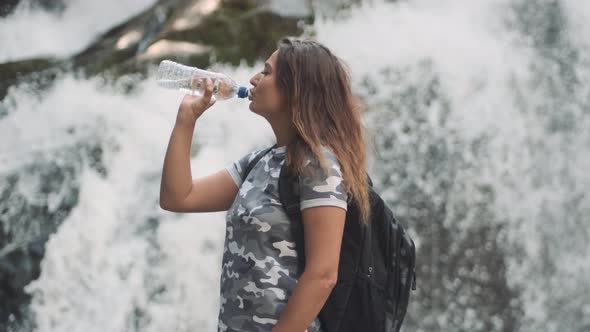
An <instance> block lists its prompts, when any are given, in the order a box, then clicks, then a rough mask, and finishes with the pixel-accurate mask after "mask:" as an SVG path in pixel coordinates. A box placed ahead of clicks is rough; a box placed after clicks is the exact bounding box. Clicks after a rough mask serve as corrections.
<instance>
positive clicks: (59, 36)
mask: <svg viewBox="0 0 590 332" xmlns="http://www.w3.org/2000/svg"><path fill="white" fill-rule="evenodd" d="M24 1H26V0H24ZM155 2H156V1H155V0H104V1H85V0H68V1H67V2H66V8H65V10H64V11H63V12H62V13H59V14H57V13H52V12H48V11H44V10H29V9H28V8H27V7H26V6H22V5H19V7H17V8H16V10H15V12H14V13H13V14H12V15H10V16H8V17H6V18H2V19H0V45H2V47H1V48H0V62H8V61H14V60H19V59H27V58H33V57H48V56H49V57H63V56H69V55H73V54H75V53H76V52H79V51H81V50H83V49H84V48H85V47H86V46H88V45H89V44H90V43H91V42H92V41H93V40H94V39H95V38H96V37H97V36H98V35H99V34H101V33H104V32H106V31H107V30H108V29H110V28H112V27H113V26H114V25H116V24H118V23H121V22H123V21H125V20H126V19H128V18H129V17H132V16H133V15H135V14H138V13H140V12H141V11H142V10H144V9H147V8H149V7H150V6H151V5H153V4H154V3H155Z"/></svg>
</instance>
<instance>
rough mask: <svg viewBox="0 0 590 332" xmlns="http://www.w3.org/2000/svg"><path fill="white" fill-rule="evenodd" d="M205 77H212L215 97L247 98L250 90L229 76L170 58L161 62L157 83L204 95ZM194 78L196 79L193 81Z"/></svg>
mask: <svg viewBox="0 0 590 332" xmlns="http://www.w3.org/2000/svg"><path fill="white" fill-rule="evenodd" d="M205 78H211V80H212V81H213V82H215V83H214V86H213V95H214V96H215V99H218V100H219V99H221V100H224V99H230V98H233V97H238V98H246V97H248V93H249V90H248V88H246V87H244V86H238V84H237V83H236V82H235V81H234V80H233V79H231V78H230V77H229V76H227V75H224V74H221V73H215V72H211V71H207V70H203V69H199V68H197V67H191V66H186V65H183V64H180V63H176V62H174V61H170V60H163V61H162V62H160V66H159V67H158V74H157V78H156V80H157V84H158V85H159V86H161V87H164V88H168V89H178V90H180V91H182V92H184V93H188V94H191V95H194V96H202V95H203V93H204V90H205V84H204V83H205V82H204V79H205ZM193 79H195V80H194V81H193Z"/></svg>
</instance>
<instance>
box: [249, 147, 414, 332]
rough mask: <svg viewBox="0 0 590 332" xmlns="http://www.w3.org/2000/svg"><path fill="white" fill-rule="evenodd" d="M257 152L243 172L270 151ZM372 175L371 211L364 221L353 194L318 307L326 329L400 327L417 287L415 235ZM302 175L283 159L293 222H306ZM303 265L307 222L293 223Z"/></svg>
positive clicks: (366, 331) (285, 198) (284, 193)
mask: <svg viewBox="0 0 590 332" xmlns="http://www.w3.org/2000/svg"><path fill="white" fill-rule="evenodd" d="M275 146H276V144H275V145H273V146H272V147H270V148H268V149H266V150H264V151H263V152H262V153H260V154H258V155H257V156H256V157H255V158H254V159H253V160H252V161H251V162H250V163H249V164H248V167H247V168H246V173H245V175H244V178H245V177H246V176H247V175H248V173H249V172H250V170H251V169H252V168H253V167H254V165H256V163H257V162H258V161H259V160H260V158H262V156H263V155H265V154H266V153H267V152H268V151H270V150H271V149H272V148H274V147H275ZM367 177H368V180H369V200H370V203H371V217H370V222H369V224H368V225H361V223H360V222H359V211H358V207H357V206H356V205H355V204H354V202H353V201H352V200H350V199H349V200H348V207H347V211H346V221H345V225H344V235H343V238H342V246H341V250H340V261H339V264H338V281H337V282H336V286H335V287H334V288H333V289H332V292H331V293H330V296H329V297H328V299H327V301H326V303H325V304H324V306H323V307H322V309H321V311H320V313H319V319H320V322H321V324H322V331H323V332H349V331H350V332H359V331H363V332H397V331H399V330H400V327H401V325H402V322H403V319H404V316H405V314H406V311H407V309H408V302H409V298H410V289H412V290H416V272H415V261H416V249H415V246H414V241H413V240H412V239H411V238H410V236H409V234H408V233H407V232H406V231H405V230H404V228H403V227H402V225H401V224H400V223H398V221H397V220H396V219H395V217H394V216H393V212H392V211H391V209H389V207H387V205H386V204H385V202H384V201H383V199H382V198H381V197H380V196H379V194H377V193H376V192H375V191H374V190H373V183H372V181H371V178H370V176H369V175H368V174H367ZM298 180H299V179H298V177H297V176H294V175H293V174H292V173H291V172H290V171H289V168H288V167H286V166H285V165H283V167H282V168H281V172H280V176H279V188H278V189H279V195H280V200H281V203H282V204H283V207H284V208H285V211H286V212H287V215H288V216H289V219H290V220H291V221H292V222H294V223H299V224H301V211H300V210H299V193H298V190H299V186H298ZM293 229H294V230H297V231H296V232H295V237H296V250H297V254H298V257H299V260H300V264H301V266H305V250H304V248H305V247H304V244H303V227H296V228H293Z"/></svg>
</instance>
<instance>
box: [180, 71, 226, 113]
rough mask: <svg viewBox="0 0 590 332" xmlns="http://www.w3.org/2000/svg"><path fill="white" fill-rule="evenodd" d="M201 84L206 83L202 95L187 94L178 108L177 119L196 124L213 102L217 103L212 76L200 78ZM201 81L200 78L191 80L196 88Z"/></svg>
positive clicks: (192, 85) (193, 87)
mask: <svg viewBox="0 0 590 332" xmlns="http://www.w3.org/2000/svg"><path fill="white" fill-rule="evenodd" d="M200 80H201V84H202V83H204V84H205V89H204V91H203V95H202V96H193V95H190V94H186V95H185V96H184V98H183V99H182V102H181V103H180V107H179V109H178V115H177V121H183V122H188V123H191V124H194V123H195V121H197V119H198V118H199V117H200V116H201V115H202V114H203V113H204V112H205V111H206V110H207V109H208V108H209V107H211V106H213V104H215V101H216V100H215V97H213V83H214V82H212V81H211V79H210V78H206V79H202V78H201V79H200ZM198 83H199V79H198V78H193V79H192V80H191V87H192V89H193V90H196V88H197V85H198Z"/></svg>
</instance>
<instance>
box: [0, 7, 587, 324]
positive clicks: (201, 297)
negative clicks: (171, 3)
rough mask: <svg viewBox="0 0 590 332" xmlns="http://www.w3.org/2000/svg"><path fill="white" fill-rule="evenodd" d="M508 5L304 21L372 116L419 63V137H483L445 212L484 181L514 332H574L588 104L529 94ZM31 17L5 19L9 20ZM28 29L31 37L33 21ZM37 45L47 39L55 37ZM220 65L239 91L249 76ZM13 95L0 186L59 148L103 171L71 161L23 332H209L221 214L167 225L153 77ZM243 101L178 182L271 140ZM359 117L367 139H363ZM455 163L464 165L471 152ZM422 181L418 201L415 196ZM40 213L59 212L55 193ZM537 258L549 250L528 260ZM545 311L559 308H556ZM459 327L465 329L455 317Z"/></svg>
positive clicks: (578, 26) (163, 130)
mask: <svg viewBox="0 0 590 332" xmlns="http://www.w3.org/2000/svg"><path fill="white" fill-rule="evenodd" d="M128 3H133V2H132V1H129V2H128ZM135 3H136V2H135ZM512 3H513V1H507V0H502V1H492V0H486V1H469V0H464V1H460V0H453V1H450V0H448V1H438V2H432V1H425V0H424V1H422V0H420V1H411V2H400V3H388V2H383V1H371V2H370V3H369V4H364V5H362V6H360V7H359V8H353V9H352V10H351V12H350V14H349V16H348V17H346V18H344V19H339V20H338V21H336V22H334V21H331V20H329V19H317V20H316V21H315V23H314V27H313V28H314V30H315V31H316V33H317V38H318V40H320V41H321V42H323V43H325V44H326V45H327V46H328V47H330V48H331V49H332V50H333V51H334V52H335V53H336V54H337V55H339V56H340V57H341V58H343V59H344V60H345V61H346V62H347V63H348V64H349V65H350V68H351V73H352V76H353V81H354V89H355V90H356V91H358V92H359V93H361V94H363V95H367V96H371V97H370V98H371V99H369V100H367V102H368V104H369V107H370V109H371V110H372V111H377V112H381V111H383V112H387V111H388V109H387V106H386V105H387V102H388V101H389V102H393V103H394V104H395V102H397V101H395V100H391V98H392V97H391V96H393V95H395V92H396V91H397V89H401V88H402V87H400V86H395V85H391V84H390V83H387V82H386V79H385V78H384V76H383V75H381V74H380V73H381V72H382V70H386V69H388V68H394V69H399V68H410V69H409V70H407V71H406V72H405V73H406V75H407V76H406V77H404V81H406V82H410V84H411V83H412V82H420V81H421V80H423V79H424V77H422V76H421V75H423V72H422V71H420V70H413V69H412V68H415V67H418V66H419V65H420V64H422V63H424V62H425V61H426V62H428V63H429V64H430V66H429V68H431V70H432V72H433V73H432V74H433V75H436V76H437V77H438V78H439V80H440V84H441V86H442V91H444V93H445V96H444V97H445V98H446V99H447V100H448V102H449V105H450V108H451V110H452V111H451V115H450V118H451V120H450V121H449V122H448V123H450V125H449V126H450V128H439V127H437V126H436V123H437V119H438V117H439V116H440V113H441V112H442V111H441V110H440V109H437V107H436V104H433V106H432V107H431V109H429V110H428V111H429V115H430V118H429V125H431V127H432V130H433V131H436V134H439V133H441V135H442V133H444V132H445V131H448V132H449V133H451V132H452V133H454V134H456V135H458V136H459V137H460V138H461V140H462V141H465V142H469V141H471V140H474V139H476V138H477V137H479V136H481V135H482V134H488V135H489V137H490V141H489V146H488V150H487V151H486V156H487V157H486V158H485V160H483V161H479V162H478V163H475V161H474V164H475V165H478V167H477V168H475V169H468V170H461V172H462V173H461V175H462V176H463V180H462V183H463V184H465V183H466V184H467V187H466V188H465V187H457V188H452V189H451V190H450V191H451V195H450V199H451V200H455V201H457V200H465V201H466V202H467V204H468V205H467V206H469V204H475V199H476V198H475V197H471V196H472V194H473V193H475V191H471V190H472V189H474V188H475V187H476V186H478V185H489V186H491V187H492V188H493V190H494V192H495V193H496V195H495V196H494V197H495V199H494V201H493V202H490V204H492V205H493V210H494V211H495V212H496V213H497V216H496V219H494V220H496V221H494V222H505V223H506V225H507V226H508V228H509V232H508V233H507V234H508V235H507V237H506V243H503V245H502V247H505V248H506V250H507V251H508V253H507V254H506V257H507V264H508V275H507V279H508V282H509V284H510V285H511V286H514V287H518V288H521V289H522V301H523V309H524V313H523V314H524V317H523V322H526V325H523V326H522V331H536V330H545V331H560V329H559V327H560V326H564V325H567V326H572V327H577V328H579V330H581V328H582V327H584V326H588V325H584V324H590V322H584V321H583V319H579V320H577V321H575V320H573V318H572V317H571V316H567V311H572V312H576V313H586V317H588V316H589V315H590V306H589V304H588V303H590V300H589V298H588V296H587V295H585V294H587V292H584V291H583V290H588V289H590V283H589V282H588V280H587V278H586V277H585V276H587V275H588V274H590V261H589V258H588V257H590V246H589V245H588V241H587V240H588V238H589V237H590V234H589V231H588V227H587V225H588V220H587V217H586V216H587V213H584V211H586V212H587V211H590V202H589V201H588V198H587V195H585V193H587V192H588V191H590V176H589V175H588V174H587V172H585V171H584V170H587V169H588V167H590V153H589V152H590V151H589V146H590V144H589V143H590V130H588V129H590V126H589V125H588V120H587V118H588V117H587V116H584V112H585V110H584V105H587V101H586V104H584V103H583V102H584V98H585V97H586V96H587V95H588V94H587V93H586V92H587V91H585V90H583V89H578V90H575V91H571V92H570V95H569V96H568V98H566V101H571V103H567V102H566V103H565V104H567V105H565V104H564V101H563V100H561V99H559V100H558V101H557V102H554V101H553V99H554V98H556V97H554V96H552V95H550V94H548V92H547V90H545V89H544V87H543V86H542V85H541V86H540V85H539V84H537V85H535V82H537V81H538V80H539V78H538V76H537V71H535V70H534V69H532V68H533V65H535V64H539V63H543V60H542V56H541V54H540V52H538V51H537V50H536V49H534V48H533V47H532V45H530V44H526V43H524V44H523V43H522V42H523V39H524V38H523V37H522V35H521V34H519V33H518V32H517V31H515V30H514V29H512V28H507V24H506V21H507V20H510V19H512V16H513V15H514V13H513V11H511V7H510V6H511V4H512ZM564 3H565V6H564V8H565V13H566V15H567V17H569V18H571V20H572V26H571V28H570V29H568V30H567V31H566V32H565V33H566V36H567V37H569V38H570V39H571V43H572V45H574V47H577V48H578V49H579V50H580V61H579V63H577V64H575V65H573V66H574V68H575V70H576V72H577V73H578V77H579V79H580V80H581V81H582V82H584V83H585V84H586V86H588V83H589V82H588V81H589V77H590V75H589V72H588V70H589V69H590V66H589V63H590V62H589V61H588V60H589V58H588V52H587V48H585V47H587V46H588V45H587V42H588V40H590V36H589V35H588V34H589V32H588V31H590V29H588V28H589V27H588V24H589V23H588V22H590V21H588V20H587V19H586V18H588V17H590V6H589V5H588V4H587V3H586V2H580V1H573V0H572V1H567V2H564ZM136 4H137V3H136ZM87 6H91V5H89V4H87ZM112 6H115V5H114V2H113V3H112ZM87 8H88V7H87ZM133 8H135V9H127V11H124V10H120V11H119V12H118V11H112V13H111V14H109V15H110V16H109V15H105V16H109V17H108V18H106V17H104V18H102V19H104V20H105V22H106V20H110V22H115V21H116V20H118V19H122V18H123V17H125V15H127V16H129V15H130V13H131V12H133V11H134V10H136V9H138V8H139V5H137V7H133ZM29 15H31V14H26V13H25V14H21V16H19V15H16V16H15V17H13V18H10V19H11V20H13V22H25V19H26V18H27V17H28V18H30V16H29ZM113 15H114V16H113ZM117 15H120V16H119V18H115V16H117ZM85 18H86V19H88V17H87V16H85ZM2 22H3V21H0V24H4V23H2ZM78 24H80V23H78V21H77V20H71V21H66V23H64V24H63V26H64V27H62V26H60V28H59V29H64V30H65V29H66V28H68V29H74V30H75V27H77V25H78ZM49 26H50V27H52V25H49ZM57 26H58V25H55V27H57ZM104 26H105V27H106V26H107V25H106V23H105V25H104ZM10 29H13V28H10ZM34 29H39V30H41V29H42V27H41V25H39V26H38V27H37V25H36V24H35V25H34V26H33V30H34ZM50 29H51V28H50ZM3 34H4V29H0V36H3ZM31 36H35V35H31ZM40 36H41V35H37V37H27V38H35V39H34V40H37V39H36V38H41V37H40ZM51 36H53V37H51ZM51 36H50V37H47V38H49V39H51V38H56V37H54V36H55V34H51ZM76 36H78V37H77V38H71V40H70V41H67V39H64V40H61V39H60V40H55V43H57V44H58V45H59V43H64V45H60V46H56V47H55V48H54V49H51V50H52V52H55V53H56V54H58V53H59V52H62V53H59V54H70V53H71V52H73V51H74V50H76V49H78V48H80V47H81V45H83V44H84V43H87V42H88V39H84V38H82V36H86V34H80V35H76ZM2 38H4V37H2ZM2 38H0V40H2ZM41 39H43V38H41ZM66 44H67V45H66ZM23 45H25V44H23ZM33 47H36V46H26V47H25V46H21V47H18V46H15V47H14V51H11V52H13V54H14V55H10V56H14V57H21V56H22V57H27V56H30V54H40V52H45V51H46V49H42V48H37V49H33ZM52 47H53V46H52ZM62 48H63V49H62ZM63 52H65V53H63ZM4 54H7V53H2V52H0V57H1V56H3V55H4ZM0 60H2V59H1V58H0ZM221 69H222V71H223V72H226V73H227V74H229V75H230V76H232V77H234V78H235V79H236V81H237V82H238V83H242V84H246V83H247V82H248V79H249V78H250V76H251V75H253V74H254V73H255V72H256V71H258V70H261V69H262V63H259V64H258V66H256V67H254V68H250V67H247V66H241V67H238V68H230V67H226V68H223V67H221ZM218 70H219V68H218ZM541 70H545V69H541ZM547 70H548V69H547ZM153 77H155V75H153ZM365 78H369V79H371V80H372V81H373V82H375V84H376V86H377V91H376V93H375V94H374V95H370V94H369V93H368V92H367V88H365V87H363V85H362V84H363V83H362V82H363V80H364V79H365ZM22 91H24V90H19V89H15V90H12V91H11V94H12V97H13V98H14V100H15V101H16V106H15V109H11V111H12V112H11V113H10V114H9V115H8V116H6V117H4V118H2V119H0V133H1V134H0V135H1V137H2V139H1V140H0V165H1V166H0V174H3V175H6V174H18V175H20V176H21V177H23V178H25V177H27V176H31V175H33V176H34V175H35V174H30V173H26V174H25V173H23V172H24V171H23V169H24V168H23V167H24V166H26V165H29V164H31V163H34V162H35V160H40V159H41V160H50V161H54V162H55V163H57V164H58V165H60V164H61V165H66V164H68V163H72V161H71V160H70V159H69V158H72V156H71V154H68V153H60V151H73V152H74V153H75V151H76V150H75V148H73V147H75V146H76V144H77V143H84V142H91V143H92V144H97V145H99V146H101V147H102V149H103V157H102V160H103V163H104V167H105V169H106V170H107V172H106V175H102V174H100V173H98V172H97V171H96V170H95V168H93V167H91V166H90V165H89V163H87V162H82V163H80V164H79V165H78V167H79V173H78V174H79V177H78V178H77V184H78V185H79V187H80V196H79V202H78V204H77V206H76V207H75V209H74V210H73V211H72V213H71V214H70V215H69V216H68V217H67V219H66V220H65V221H64V222H63V224H61V225H60V227H59V229H58V231H57V232H56V233H55V234H54V235H53V236H52V237H51V239H50V241H49V242H48V243H47V251H46V256H45V258H44V260H43V263H42V273H41V276H40V277H39V279H38V280H36V281H34V282H32V283H31V284H30V285H29V286H28V287H27V291H28V292H30V293H31V294H32V295H33V301H32V304H31V307H30V308H31V310H32V312H33V313H34V315H35V320H36V324H37V325H38V331H90V332H93V331H97V332H98V331H137V330H140V331H170V330H175V331H176V330H177V331H215V330H216V324H217V309H218V286H219V273H220V266H221V261H220V260H221V253H222V245H223V235H224V227H225V224H224V213H206V214H174V213H169V212H166V211H163V210H161V209H160V208H159V207H158V203H157V198H158V195H159V181H160V176H161V167H162V163H163V158H164V153H165V151H166V147H167V144H168V139H169V136H170V132H171V130H172V128H173V125H174V120H175V116H176V111H177V108H178V104H179V102H180V100H181V99H182V95H181V94H179V93H177V92H175V91H169V90H164V89H160V88H158V87H157V86H156V84H155V80H154V79H151V80H147V81H145V82H142V83H140V86H139V89H138V91H137V92H136V93H135V94H132V95H123V94H121V93H120V92H117V90H115V89H112V90H111V89H106V90H105V89H99V88H97V81H95V80H76V79H74V78H72V77H71V76H70V75H66V76H65V77H62V78H60V79H58V80H57V81H56V83H55V86H54V87H53V88H52V89H51V91H50V92H48V93H47V94H46V95H44V96H43V97H42V99H41V100H36V99H34V98H32V97H30V96H28V95H27V94H26V93H24V92H22ZM399 102H401V101H399ZM247 103H248V102H247V101H244V100H237V99H234V100H229V101H218V102H217V103H216V104H215V106H213V108H211V109H210V110H208V111H207V113H206V114H205V115H204V116H203V117H202V118H201V119H199V122H198V124H197V127H196V133H195V136H194V142H193V145H194V150H195V153H194V155H193V158H192V160H191V166H192V175H193V177H198V176H202V175H206V174H208V173H210V172H214V171H216V170H218V169H220V168H222V167H224V166H225V165H226V164H227V163H229V162H230V161H233V160H235V159H236V158H238V157H240V156H242V155H243V154H244V153H246V152H248V151H250V150H251V149H253V148H255V147H261V146H264V145H267V144H271V143H272V142H273V139H274V138H273V134H272V131H271V129H270V127H269V125H268V124H267V123H266V121H265V120H264V119H262V118H261V117H259V116H257V115H255V114H253V113H251V112H249V110H248V106H247ZM561 105H565V106H567V109H566V108H565V107H564V108H562V107H561ZM6 107H11V108H12V106H6ZM566 111H567V112H566ZM555 112H563V113H564V114H565V113H567V114H569V115H570V116H572V117H573V118H575V119H576V123H575V126H574V127H573V129H572V132H567V131H554V132H551V131H550V129H548V128H549V127H550V125H549V124H550V119H551V115H552V114H555ZM408 116H409V115H408ZM370 119H371V117H367V121H368V122H367V125H368V126H369V127H371V126H372V125H374V124H371V123H370ZM400 122H403V119H400ZM396 125H397V124H396V123H392V124H391V128H392V129H391V130H397V129H396ZM72 128H73V129H74V130H72ZM584 128H585V130H583V129H584ZM399 144H403V142H399ZM70 153H71V152H70ZM464 153H465V154H466V155H467V157H466V158H467V159H468V158H469V155H470V154H469V152H468V151H465V152H464ZM82 157H83V158H84V156H82ZM544 158H549V159H544ZM393 171H394V170H392V172H393ZM27 172H29V171H27ZM570 182H574V183H570ZM423 185H424V190H425V191H427V190H428V184H427V183H424V184H423ZM39 186H40V184H39V183H37V182H35V181H28V182H24V184H23V185H21V187H20V188H19V190H21V191H22V192H23V193H25V196H26V197H27V198H28V199H30V201H32V202H33V201H35V202H37V204H43V203H44V202H39V201H38V200H39V197H38V195H37V193H36V191H39ZM41 197H44V196H41ZM51 199H52V200H53V201H55V202H57V201H59V200H60V196H59V192H58V193H55V195H53V196H52V198H51ZM55 202H53V203H52V204H53V205H55V204H56V203H55ZM47 204H48V203H47ZM400 208H401V207H400ZM450 216H452V214H450ZM150 219H158V220H160V223H159V226H157V227H155V226H153V225H152V226H150V225H151V224H150V222H149V220H150ZM453 222H454V220H445V224H453ZM468 222H470V223H481V222H487V220H485V221H482V220H478V219H477V218H473V219H469V220H468ZM417 240H418V241H417V242H418V243H419V242H420V238H419V237H418V238H417ZM543 246H545V247H547V246H548V247H549V249H548V250H545V251H543V249H542V248H543ZM514 247H519V248H521V249H522V250H523V251H522V255H516V254H511V253H510V250H511V248H514ZM543 260H550V261H552V262H553V263H554V266H555V270H554V271H552V272H546V271H542V270H541V267H542V266H543ZM557 289H559V291H557ZM550 297H553V298H557V299H558V300H559V301H560V303H561V306H562V308H563V309H556V306H557V304H554V303H552V302H551V298H550ZM458 301H459V302H460V301H461V300H460V299H459V300H458ZM446 310H447V308H439V311H437V312H436V315H437V316H436V317H435V318H433V319H435V320H437V321H438V322H447V324H449V325H448V326H449V327H448V328H449V330H452V329H453V328H456V326H457V325H453V324H451V323H452V322H450V321H449V318H448V317H449V313H448V312H445V311H446ZM475 310H477V308H475ZM562 310H563V312H565V314H564V315H560V313H561V312H562ZM409 314H410V315H412V312H410V313H409ZM441 324H442V323H441ZM462 324H463V325H462V326H463V327H469V326H476V324H477V322H474V321H470V320H469V315H467V317H466V320H465V322H463V323H462ZM469 324H473V325H469ZM442 325H443V326H447V325H444V324H442ZM416 330H420V331H424V329H420V328H417V329H416ZM466 330H469V328H466Z"/></svg>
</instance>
